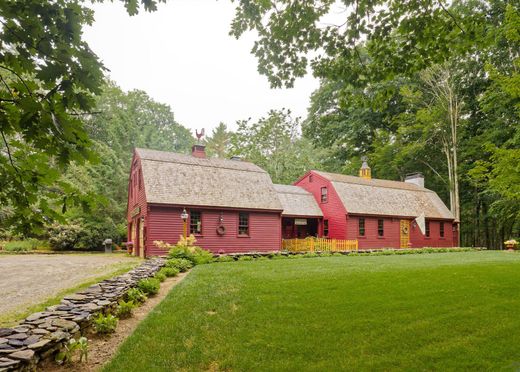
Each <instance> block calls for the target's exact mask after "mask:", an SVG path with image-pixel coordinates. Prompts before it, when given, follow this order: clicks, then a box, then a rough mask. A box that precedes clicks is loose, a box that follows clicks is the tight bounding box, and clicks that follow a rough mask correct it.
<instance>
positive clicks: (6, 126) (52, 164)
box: [0, 0, 157, 233]
mask: <svg viewBox="0 0 520 372" xmlns="http://www.w3.org/2000/svg"><path fill="white" fill-rule="evenodd" d="M140 3H142V4H143V5H144V8H145V10H147V11H151V10H154V9H155V7H156V4H157V1H155V0H143V1H142V2H139V1H137V0H132V1H125V4H126V6H127V9H128V11H129V12H130V13H131V14H135V13H136V12H137V10H138V8H139V4H140ZM93 17H94V11H93V10H92V9H91V8H89V7H88V6H87V5H86V4H85V3H84V2H83V1H81V0H63V1H59V2H53V1H39V0H22V1H16V2H2V3H1V5H0V19H2V20H3V21H2V28H1V29H0V40H2V43H1V44H0V81H1V88H0V151H1V153H2V154H3V155H2V156H1V157H0V174H1V175H2V177H1V180H0V205H7V206H9V207H10V208H12V213H11V214H10V216H9V217H8V218H7V223H8V226H11V227H12V228H14V229H16V230H18V231H21V232H24V233H28V232H30V231H39V232H42V230H43V226H44V225H45V224H46V222H47V221H48V220H59V222H63V218H62V217H61V213H60V212H61V211H63V210H65V209H67V208H68V207H70V206H73V205H81V204H83V205H86V204H88V203H90V202H91V201H92V200H93V199H92V198H91V197H90V196H89V195H88V194H83V193H81V192H80V191H79V190H77V189H76V188H75V187H73V186H72V185H71V184H70V183H68V182H66V181H64V180H63V179H62V177H61V176H62V174H63V172H64V171H65V170H66V167H67V165H68V164H69V163H70V162H72V161H74V162H77V163H78V164H81V163H84V162H85V160H94V159H95V156H94V154H93V152H92V151H91V142H90V140H89V137H88V133H87V131H86V130H85V126H84V121H83V119H84V118H85V117H86V116H87V115H88V114H89V113H90V112H91V111H92V110H93V109H94V107H95V100H94V98H93V97H94V95H98V94H100V93H101V86H102V83H103V80H104V71H105V68H104V67H103V65H102V63H101V62H100V61H99V59H98V57H97V56H96V55H95V54H94V53H93V52H92V50H91V49H90V47H89V46H88V44H87V43H86V42H84V41H83V40H82V35H83V29H84V27H85V26H87V25H91V24H92V23H93V20H94V19H93Z"/></svg>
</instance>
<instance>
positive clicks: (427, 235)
mask: <svg viewBox="0 0 520 372" xmlns="http://www.w3.org/2000/svg"><path fill="white" fill-rule="evenodd" d="M425 226H426V234H425V235H426V237H428V238H429V237H430V221H426V222H425Z"/></svg>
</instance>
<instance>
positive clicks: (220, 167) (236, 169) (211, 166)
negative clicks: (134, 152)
mask: <svg viewBox="0 0 520 372" xmlns="http://www.w3.org/2000/svg"><path fill="white" fill-rule="evenodd" d="M154 151H156V150H154ZM163 152H167V151H163ZM172 154H178V153H176V152H174V153H172ZM178 155H182V154H178ZM185 156H189V155H185ZM141 160H147V161H156V162H159V163H175V164H184V165H192V166H196V167H205V168H217V169H229V170H234V171H239V172H251V173H261V174H265V173H267V172H266V171H265V170H263V169H262V168H259V167H258V166H257V165H256V164H253V163H249V162H248V163H249V164H253V165H256V166H257V167H258V169H259V170H252V169H238V168H232V167H226V166H217V165H211V164H207V165H206V164H197V163H189V162H184V161H178V160H159V159H150V158H147V157H141ZM221 160H222V159H221ZM230 161H232V160H230Z"/></svg>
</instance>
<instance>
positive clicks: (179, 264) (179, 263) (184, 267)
mask: <svg viewBox="0 0 520 372" xmlns="http://www.w3.org/2000/svg"><path fill="white" fill-rule="evenodd" d="M174 254H175V253H174ZM166 267H171V268H175V269H178V270H179V271H180V272H181V273H183V272H186V271H188V270H189V269H191V268H192V267H193V263H192V262H191V261H190V260H188V259H186V258H170V259H169V260H167V261H166Z"/></svg>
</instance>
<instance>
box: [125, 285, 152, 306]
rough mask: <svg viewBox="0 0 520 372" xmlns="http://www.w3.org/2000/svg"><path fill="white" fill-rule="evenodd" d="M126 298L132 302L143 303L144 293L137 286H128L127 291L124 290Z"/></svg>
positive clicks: (144, 299)
mask: <svg viewBox="0 0 520 372" xmlns="http://www.w3.org/2000/svg"><path fill="white" fill-rule="evenodd" d="M125 297H126V300H127V301H132V302H133V303H134V304H139V303H143V302H145V301H146V298H147V297H146V295H145V294H144V292H143V291H141V290H140V289H139V288H130V289H129V290H128V292H126V296H125Z"/></svg>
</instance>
